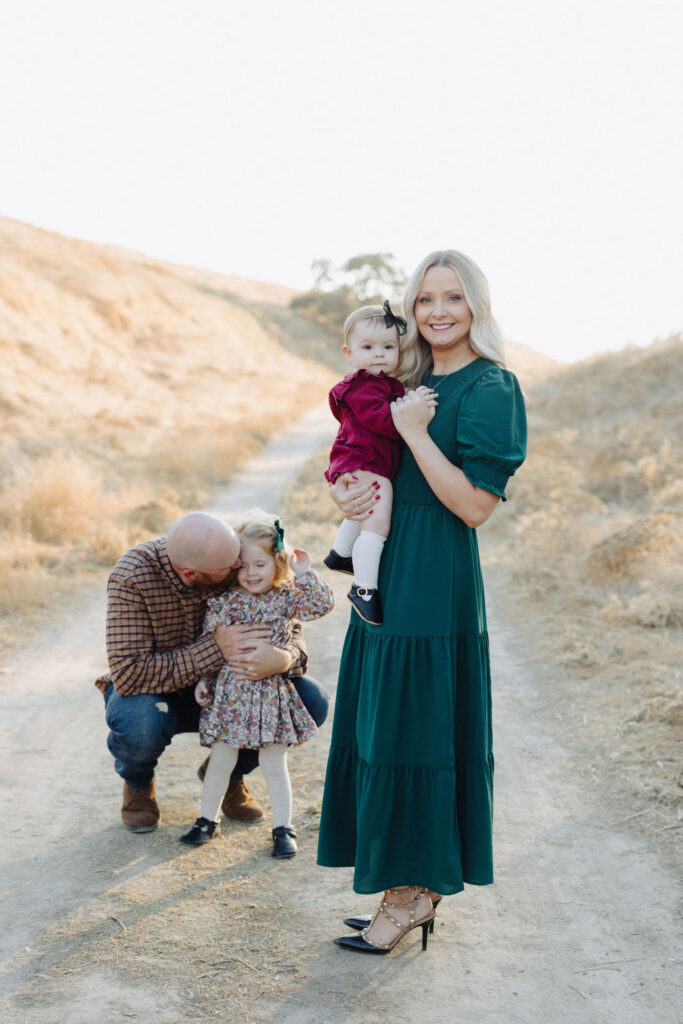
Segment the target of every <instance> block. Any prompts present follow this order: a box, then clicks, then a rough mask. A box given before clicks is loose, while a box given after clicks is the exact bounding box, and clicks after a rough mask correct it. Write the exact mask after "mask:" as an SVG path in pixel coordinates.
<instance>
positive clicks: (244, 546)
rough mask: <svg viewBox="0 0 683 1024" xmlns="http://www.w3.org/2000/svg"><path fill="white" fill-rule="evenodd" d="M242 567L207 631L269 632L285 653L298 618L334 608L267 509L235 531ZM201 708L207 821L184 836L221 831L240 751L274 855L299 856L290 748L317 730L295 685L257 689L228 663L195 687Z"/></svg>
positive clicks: (281, 682) (215, 605)
mask: <svg viewBox="0 0 683 1024" xmlns="http://www.w3.org/2000/svg"><path fill="white" fill-rule="evenodd" d="M237 534H238V536H239V538H240V541H241V545H240V562H241V565H240V567H239V568H238V570H237V580H236V584H235V585H234V587H233V589H230V590H228V591H226V592H225V593H223V594H219V595H217V596H215V597H211V598H209V602H208V605H207V610H206V618H205V620H204V632H205V633H212V632H213V630H214V629H215V628H216V626H217V625H220V624H225V625H234V624H236V623H239V624H242V625H252V624H254V623H255V622H258V623H261V624H263V625H265V626H266V627H267V628H269V629H270V630H271V643H272V644H274V645H275V646H277V647H279V646H284V644H286V643H287V641H288V639H289V635H290V630H291V620H292V619H319V618H321V617H322V616H323V615H327V613H328V612H329V611H331V610H332V608H333V607H334V597H333V595H332V590H331V588H330V586H329V585H328V583H327V582H326V581H325V580H323V579H322V578H321V577H320V576H318V575H317V574H316V573H314V572H312V571H311V569H310V568H309V567H310V564H311V559H310V555H309V554H308V552H307V551H302V550H300V549H292V548H291V547H290V546H289V545H288V544H285V543H284V531H283V529H282V528H281V526H280V521H279V520H278V519H276V518H274V517H273V516H271V515H269V514H268V513H267V512H263V511H262V510H261V509H252V510H251V511H249V512H247V513H246V514H245V516H244V518H243V520H242V522H241V523H240V524H239V525H238V526H237ZM195 699H196V701H197V703H198V704H199V705H200V707H201V708H202V711H201V714H200V718H199V739H200V742H201V743H202V745H203V746H205V747H211V756H210V758H209V763H208V766H207V769H206V775H205V777H204V787H203V789H202V804H201V817H199V818H197V821H196V822H195V824H194V825H193V826H192V828H191V829H189V831H187V832H186V833H185V834H184V835H182V836H181V837H180V841H181V842H182V843H188V844H189V845H191V846H200V845H201V844H202V843H205V842H207V841H208V840H209V839H213V837H214V835H215V834H216V832H217V822H218V809H219V807H220V803H221V799H222V798H223V794H224V793H225V788H226V786H227V784H228V781H229V779H230V775H231V773H232V770H233V768H234V767H235V764H236V763H237V754H238V752H239V750H240V748H242V747H247V748H250V749H254V748H259V764H260V766H261V769H262V771H263V774H264V776H265V779H266V784H267V786H268V796H269V797H270V803H271V807H272V810H273V826H274V827H273V833H272V834H273V856H274V857H293V856H294V854H295V853H296V843H295V841H294V840H295V838H296V833H295V832H294V830H293V828H292V821H291V815H292V789H291V785H290V781H289V773H288V771H287V745H288V744H290V743H303V742H304V741H305V740H307V739H309V738H310V736H312V735H313V733H314V732H315V731H316V726H315V723H314V721H313V719H312V718H311V716H310V715H309V713H308V711H307V710H306V708H305V707H304V705H303V703H302V701H301V698H300V697H299V695H298V694H297V692H296V690H295V689H294V686H293V684H292V683H290V682H289V681H288V680H287V679H285V678H284V677H283V676H281V675H277V676H268V677H267V678H266V679H260V680H258V681H256V682H254V681H252V680H249V679H245V678H243V677H240V676H239V675H238V674H237V673H235V672H234V671H232V670H231V668H230V666H229V664H228V663H226V664H225V665H223V667H222V668H221V669H220V670H219V671H218V672H217V673H216V674H215V676H214V677H213V678H211V679H207V678H203V679H200V681H199V682H198V683H197V686H196V688H195Z"/></svg>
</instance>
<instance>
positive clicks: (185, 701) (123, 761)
mask: <svg viewBox="0 0 683 1024" xmlns="http://www.w3.org/2000/svg"><path fill="white" fill-rule="evenodd" d="M292 682H293V683H294V685H295V687H296V690H297V693H298V694H299V696H300V697H301V700H302V702H303V704H304V706H305V707H306V710H307V711H308V713H309V715H310V716H311V718H312V719H313V721H314V722H315V724H316V725H317V726H321V725H322V724H323V722H324V721H325V719H326V718H327V712H328V710H329V706H330V698H329V697H328V696H327V694H326V693H325V690H324V689H323V687H322V686H321V685H320V683H319V682H318V681H317V680H316V679H312V678H311V677H310V676H301V677H300V678H298V679H296V678H295V679H293V680H292ZM104 704H105V716H106V720H107V725H108V726H109V730H110V732H109V736H108V737H107V746H108V747H109V750H110V752H111V753H112V754H113V756H114V758H115V764H114V767H115V768H116V771H117V772H118V774H119V775H120V776H121V778H122V779H124V780H125V781H126V782H127V783H128V785H129V786H132V787H133V788H134V789H146V788H147V786H149V784H150V783H151V781H152V779H153V778H154V769H155V768H156V766H157V762H158V760H159V758H160V757H161V755H162V754H163V752H164V750H165V749H166V747H167V746H168V745H169V743H170V742H171V740H172V739H173V737H174V736H177V735H178V733H181V732H197V731H198V730H199V705H198V704H197V702H196V701H195V699H194V687H193V686H189V687H187V689H185V690H181V691H180V692H179V693H170V694H167V695H164V694H154V693H141V694H136V695H134V696H132V697H121V696H119V694H118V693H117V692H116V690H115V689H114V684H113V683H110V684H109V686H108V687H107V689H106V691H105V694H104ZM257 764H258V750H240V752H239V757H238V758H237V767H236V768H235V771H234V772H233V775H246V774H247V773H248V772H251V771H253V770H254V768H255V767H256V766H257Z"/></svg>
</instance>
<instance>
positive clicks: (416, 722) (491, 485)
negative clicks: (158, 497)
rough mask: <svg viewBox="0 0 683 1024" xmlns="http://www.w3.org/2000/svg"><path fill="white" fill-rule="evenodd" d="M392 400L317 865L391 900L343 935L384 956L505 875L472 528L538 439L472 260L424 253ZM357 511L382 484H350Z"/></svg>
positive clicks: (345, 501) (348, 496)
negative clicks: (380, 527)
mask: <svg viewBox="0 0 683 1024" xmlns="http://www.w3.org/2000/svg"><path fill="white" fill-rule="evenodd" d="M405 316H406V319H407V333H406V336H405V338H404V344H403V346H402V350H403V361H402V364H401V371H402V373H401V377H402V379H403V381H404V383H405V385H406V387H408V388H410V387H412V388H415V387H417V386H418V385H420V384H423V385H426V386H427V387H430V388H433V389H434V390H436V391H437V392H438V406H437V407H436V409H435V408H434V406H433V405H430V404H429V403H427V402H426V401H425V400H424V399H423V398H422V397H421V395H420V394H419V393H418V392H416V391H407V392H406V395H405V396H404V397H402V398H399V399H397V400H396V401H395V402H394V403H393V406H392V413H393V418H394V423H395V425H396V429H397V430H398V432H399V434H400V435H401V437H402V438H403V441H404V450H403V456H402V460H401V464H400V467H399V470H398V473H397V475H396V478H395V481H394V511H393V519H392V530H391V533H390V535H389V539H388V541H387V544H386V547H385V552H384V557H383V559H382V563H381V567H380V579H379V586H380V588H381V589H382V592H383V593H386V594H387V600H386V604H385V608H384V623H383V625H381V626H375V627H373V628H370V627H368V625H367V624H366V623H365V622H363V620H362V619H361V618H360V617H359V616H352V617H351V622H350V624H349V629H348V632H347V636H346V642H345V645H344V651H343V655H342V661H341V666H340V672H339V688H338V691H337V703H336V711H335V718H334V727H333V734H332V744H331V748H330V757H329V763H328V769H327V776H326V780H325V795H324V800H323V809H322V818H321V826H320V842H319V850H318V863H320V864H322V865H326V866H330V867H346V866H354V867H355V874H354V889H355V891H356V892H358V893H376V892H378V891H381V890H385V894H384V897H383V899H382V901H381V903H380V906H379V908H378V910H377V911H376V913H375V914H374V915H373V916H372V918H367V917H357V918H347V920H346V922H345V923H346V924H348V925H350V926H351V927H353V928H355V929H360V930H359V931H357V932H355V933H354V934H351V935H345V936H342V937H341V938H339V939H335V942H336V943H338V944H339V945H341V946H343V947H345V948H348V949H352V950H356V951H358V952H363V953H374V954H381V953H386V952H388V951H389V950H391V949H393V948H394V946H395V945H396V944H397V942H399V940H400V939H401V938H402V937H403V936H404V935H405V934H407V932H409V931H411V930H412V929H413V928H416V927H418V926H421V927H422V930H423V948H425V947H426V942H427V934H428V929H429V928H430V927H433V918H434V912H435V908H436V906H437V904H438V903H439V902H440V900H441V898H442V896H444V895H450V894H453V893H457V892H460V891H462V889H463V888H464V883H468V884H471V885H488V884H490V883H491V882H492V881H493V867H492V809H493V788H492V787H493V752H492V745H491V684H490V673H489V649H488V635H487V632H486V613H485V608H484V594H483V586H482V578H481V569H480V564H479V555H478V547H477V535H476V528H477V527H478V526H480V525H481V524H482V523H484V522H485V521H486V520H487V519H488V518H489V516H490V515H491V513H492V512H493V510H494V509H495V507H496V505H497V504H498V502H499V501H500V500H501V499H502V500H505V485H506V483H507V480H508V478H509V477H510V476H511V475H512V474H513V473H514V472H515V470H516V469H517V468H518V467H519V466H520V465H521V463H522V462H523V460H524V456H525V446H526V413H525V403H524V398H523V396H522V393H521V390H520V388H519V384H518V382H517V379H516V378H515V376H514V375H513V374H512V373H510V371H509V370H507V369H506V368H505V356H504V345H503V339H502V335H501V332H500V328H499V327H498V325H497V323H496V321H495V320H494V319H493V316H492V314H491V304H490V298H489V290H488V283H487V281H486V278H485V277H484V275H483V274H482V272H481V270H480V269H479V268H478V267H477V265H476V264H475V263H474V262H473V261H472V260H471V259H469V257H467V256H465V255H464V254H462V253H459V252H455V251H453V250H445V251H440V252H434V253H430V255H429V256H427V257H426V258H425V259H424V260H423V261H422V263H421V264H420V265H419V266H418V267H417V269H416V271H415V273H414V274H413V276H412V277H411V279H410V281H409V283H408V287H407V290H406V298H405ZM332 495H333V497H334V498H335V500H336V501H337V504H338V505H339V506H340V508H341V509H342V511H343V512H344V513H345V515H346V516H347V518H350V519H353V518H356V517H358V518H360V517H362V516H364V515H365V514H366V512H367V510H368V509H369V508H370V507H371V505H372V502H373V500H374V488H372V487H370V488H368V487H364V486H361V485H360V484H359V483H357V482H354V481H353V480H352V479H350V478H348V477H340V478H339V480H338V481H337V482H336V484H335V486H334V487H333V488H332Z"/></svg>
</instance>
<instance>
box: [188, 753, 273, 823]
mask: <svg viewBox="0 0 683 1024" xmlns="http://www.w3.org/2000/svg"><path fill="white" fill-rule="evenodd" d="M208 763H209V759H208V757H207V758H206V760H205V761H204V762H203V763H202V764H200V766H199V768H198V769H197V775H198V776H199V780H200V782H203V781H204V776H205V775H206V769H207V766H208ZM221 808H222V809H223V814H224V815H225V816H226V818H236V819H237V821H258V820H259V818H265V816H266V812H265V811H264V810H263V808H262V807H261V804H259V803H257V802H256V800H254V798H253V796H252V795H251V793H250V792H249V790H248V789H247V784H246V782H245V781H244V778H243V777H242V776H241V775H240V776H238V777H237V778H236V777H235V776H234V775H231V776H230V784H229V786H228V788H227V790H226V791H225V796H224V797H223V802H222V804H221Z"/></svg>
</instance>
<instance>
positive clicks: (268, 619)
mask: <svg viewBox="0 0 683 1024" xmlns="http://www.w3.org/2000/svg"><path fill="white" fill-rule="evenodd" d="M333 607H334V596H333V594H332V589H331V588H330V586H329V584H328V583H327V582H326V581H325V580H324V579H322V577H320V576H318V575H317V573H315V572H313V571H312V570H310V569H309V570H307V571H306V572H304V573H301V575H300V576H296V577H295V579H294V583H293V584H292V585H291V586H287V587H280V588H278V589H273V590H269V591H268V593H267V594H249V593H247V592H246V591H245V590H241V589H235V590H228V591H226V593H224V594H220V595H218V596H216V597H211V598H209V602H208V606H207V610H206V618H205V619H204V633H212V632H213V630H214V629H215V628H216V626H219V625H225V626H234V625H242V626H253V625H256V624H258V625H261V626H264V627H265V628H266V629H270V631H271V641H270V642H271V643H272V644H273V645H274V646H275V647H282V646H284V645H285V644H286V643H287V641H288V640H289V636H290V631H291V625H290V623H291V620H292V619H303V620H312V619H320V618H322V616H323V615H327V613H328V612H330V611H332V608H333ZM212 685H213V701H212V703H211V704H210V705H209V706H208V707H205V708H202V711H201V714H200V717H199V739H200V742H201V743H202V745H203V746H205V747H209V746H211V744H212V743H216V742H217V741H220V742H222V743H227V744H228V746H230V747H248V748H252V749H253V748H255V747H262V746H264V745H265V744H266V743H303V742H305V740H307V739H310V737H311V736H312V735H313V733H314V732H315V731H316V725H315V722H314V721H313V719H312V718H311V716H310V715H309V713H308V711H307V710H306V708H305V707H304V705H303V703H302V701H301V698H300V697H299V694H298V693H297V692H296V689H295V688H294V685H293V683H292V682H290V680H289V679H287V678H285V676H281V675H278V676H267V677H266V678H265V679H258V680H255V681H254V680H250V679H245V680H240V679H236V678H235V677H234V676H233V674H232V672H231V671H230V667H229V666H228V665H227V664H226V665H223V667H222V668H221V669H219V671H218V672H217V673H216V675H215V676H214V677H213V678H212Z"/></svg>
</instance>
